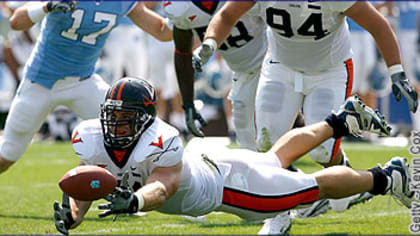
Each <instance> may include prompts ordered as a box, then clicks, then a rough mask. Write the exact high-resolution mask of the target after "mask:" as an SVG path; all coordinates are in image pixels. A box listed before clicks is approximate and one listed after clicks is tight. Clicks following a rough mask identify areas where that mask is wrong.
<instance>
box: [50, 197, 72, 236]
mask: <svg viewBox="0 0 420 236" xmlns="http://www.w3.org/2000/svg"><path fill="white" fill-rule="evenodd" d="M53 206H54V224H55V228H57V230H58V231H60V233H62V234H64V235H68V234H69V231H68V230H69V229H70V227H71V226H72V225H73V224H74V223H75V221H74V219H73V216H72V215H71V208H70V200H69V196H67V194H65V193H63V199H62V203H61V204H60V203H59V202H57V201H54V205H53Z"/></svg>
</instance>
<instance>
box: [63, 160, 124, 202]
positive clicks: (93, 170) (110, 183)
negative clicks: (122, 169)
mask: <svg viewBox="0 0 420 236" xmlns="http://www.w3.org/2000/svg"><path fill="white" fill-rule="evenodd" d="M117 184H118V181H117V179H116V178H115V177H114V176H113V175H112V174H111V173H110V172H109V171H107V170H106V169H104V168H101V167H98V166H91V165H86V166H78V167H76V168H73V169H71V170H69V171H68V172H67V173H66V174H64V175H63V177H62V178H61V179H60V182H59V183H58V185H59V186H60V188H61V190H62V191H63V192H65V193H66V194H67V195H69V196H70V197H72V198H74V199H76V200H81V201H94V200H98V199H100V198H103V197H105V196H106V195H108V194H109V193H111V192H112V191H113V190H114V189H115V187H116V186H117Z"/></svg>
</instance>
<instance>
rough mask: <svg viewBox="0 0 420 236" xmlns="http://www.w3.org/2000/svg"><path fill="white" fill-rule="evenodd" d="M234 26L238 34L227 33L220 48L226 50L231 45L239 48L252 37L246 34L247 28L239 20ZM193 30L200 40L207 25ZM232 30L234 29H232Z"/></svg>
mask: <svg viewBox="0 0 420 236" xmlns="http://www.w3.org/2000/svg"><path fill="white" fill-rule="evenodd" d="M235 28H236V30H237V32H239V34H236V35H235V36H233V35H232V34H231V35H229V37H228V38H227V39H226V41H225V42H224V43H223V44H222V45H221V46H220V48H219V49H220V50H228V49H229V48H232V47H236V48H240V47H242V46H244V45H245V44H246V43H248V42H249V41H251V40H252V39H253V38H254V37H252V36H251V35H249V34H248V30H247V29H246V28H245V25H244V23H242V22H241V21H239V22H238V23H237V24H236V25H235ZM194 30H195V32H197V34H198V37H200V40H201V41H203V38H204V34H205V33H206V30H207V26H204V27H200V28H195V29H194ZM232 32H234V31H233V30H232Z"/></svg>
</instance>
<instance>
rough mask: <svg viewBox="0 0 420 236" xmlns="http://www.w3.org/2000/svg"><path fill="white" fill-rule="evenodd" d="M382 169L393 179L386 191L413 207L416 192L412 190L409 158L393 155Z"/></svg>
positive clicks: (408, 206)
mask: <svg viewBox="0 0 420 236" xmlns="http://www.w3.org/2000/svg"><path fill="white" fill-rule="evenodd" d="M382 169H383V170H384V171H385V172H386V173H387V175H388V179H389V180H390V181H391V184H390V186H389V188H388V189H387V190H386V193H389V194H391V196H392V197H393V198H395V199H397V200H398V201H400V202H401V203H402V204H404V206H406V207H407V208H411V203H412V202H413V200H414V192H413V191H410V189H409V185H410V180H411V178H410V172H409V171H408V164H407V159H405V158H403V157H393V158H391V160H389V161H388V162H387V163H385V166H384V167H382Z"/></svg>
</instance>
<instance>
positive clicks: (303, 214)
mask: <svg viewBox="0 0 420 236" xmlns="http://www.w3.org/2000/svg"><path fill="white" fill-rule="evenodd" d="M330 208H331V207H330V203H329V201H328V199H322V200H318V201H316V202H314V203H313V204H312V205H310V206H309V207H307V208H302V209H297V210H294V211H292V212H291V214H290V215H291V217H292V219H294V218H309V217H315V216H319V215H321V214H324V213H326V212H327V211H328V210H329V209H330Z"/></svg>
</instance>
